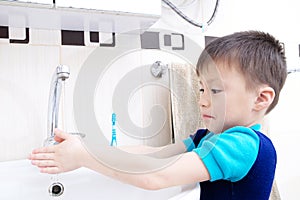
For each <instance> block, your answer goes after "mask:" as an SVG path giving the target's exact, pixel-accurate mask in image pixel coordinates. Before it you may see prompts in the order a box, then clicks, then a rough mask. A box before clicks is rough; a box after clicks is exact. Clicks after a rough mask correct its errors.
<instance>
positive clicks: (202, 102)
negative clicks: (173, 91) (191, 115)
mask: <svg viewBox="0 0 300 200" xmlns="http://www.w3.org/2000/svg"><path fill="white" fill-rule="evenodd" d="M210 104H211V102H210V97H209V95H207V94H204V93H203V94H201V96H200V99H199V106H200V108H202V107H204V108H205V107H209V106H210Z"/></svg>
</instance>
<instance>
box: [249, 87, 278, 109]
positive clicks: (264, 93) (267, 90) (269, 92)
mask: <svg viewBox="0 0 300 200" xmlns="http://www.w3.org/2000/svg"><path fill="white" fill-rule="evenodd" d="M274 98H275V91H274V89H273V88H271V87H269V86H264V87H261V88H260V89H259V91H258V95H257V98H256V101H255V105H254V110H256V111H260V110H263V109H265V108H268V107H269V106H270V104H271V103H272V102H273V100H274Z"/></svg>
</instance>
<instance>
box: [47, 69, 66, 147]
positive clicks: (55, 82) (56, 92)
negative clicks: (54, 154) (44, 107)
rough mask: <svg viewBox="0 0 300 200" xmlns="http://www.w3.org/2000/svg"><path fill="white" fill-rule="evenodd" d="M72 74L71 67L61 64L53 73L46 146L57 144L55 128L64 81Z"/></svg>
mask: <svg viewBox="0 0 300 200" xmlns="http://www.w3.org/2000/svg"><path fill="white" fill-rule="evenodd" d="M69 76H70V70H69V67H68V66H66V65H59V66H57V67H56V70H55V72H54V74H53V77H52V81H51V85H50V94H49V101H48V121H47V139H46V140H45V141H44V146H49V145H53V144H55V140H54V129H55V128H57V127H58V115H59V102H60V96H61V89H62V82H63V81H65V80H66V79H68V78H69Z"/></svg>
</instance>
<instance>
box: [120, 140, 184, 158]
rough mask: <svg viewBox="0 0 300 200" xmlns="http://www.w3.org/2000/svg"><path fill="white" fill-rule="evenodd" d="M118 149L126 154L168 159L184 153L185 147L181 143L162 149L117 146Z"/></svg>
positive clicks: (140, 146) (141, 146) (143, 146)
mask: <svg viewBox="0 0 300 200" xmlns="http://www.w3.org/2000/svg"><path fill="white" fill-rule="evenodd" d="M118 148H119V149H121V150H122V151H126V152H128V153H134V154H143V155H147V156H151V157H155V158H168V157H171V156H175V155H179V154H182V153H185V152H186V147H185V145H184V143H183V142H181V141H180V142H177V143H175V144H169V145H166V146H163V147H152V146H145V145H135V146H119V147H118Z"/></svg>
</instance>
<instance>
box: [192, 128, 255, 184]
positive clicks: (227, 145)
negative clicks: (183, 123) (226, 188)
mask: <svg viewBox="0 0 300 200" xmlns="http://www.w3.org/2000/svg"><path fill="white" fill-rule="evenodd" d="M258 150H259V137H258V135H257V134H256V133H255V131H253V130H252V129H251V128H247V127H241V126H237V127H233V128H231V129H228V130H226V131H225V132H223V133H221V134H213V133H210V134H209V135H207V136H206V137H205V138H204V139H203V140H202V141H201V142H200V144H199V145H198V147H197V148H195V149H193V151H194V152H195V153H197V154H198V156H199V157H200V158H201V160H202V161H203V163H204V165H205V166H206V168H207V170H208V172H209V174H210V177H211V179H210V180H211V181H215V180H221V179H222V180H230V181H232V182H235V181H239V180H241V179H242V178H243V177H244V176H246V175H247V173H248V172H249V170H250V169H251V167H252V166H253V164H254V162H255V160H256V157H257V155H258Z"/></svg>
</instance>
